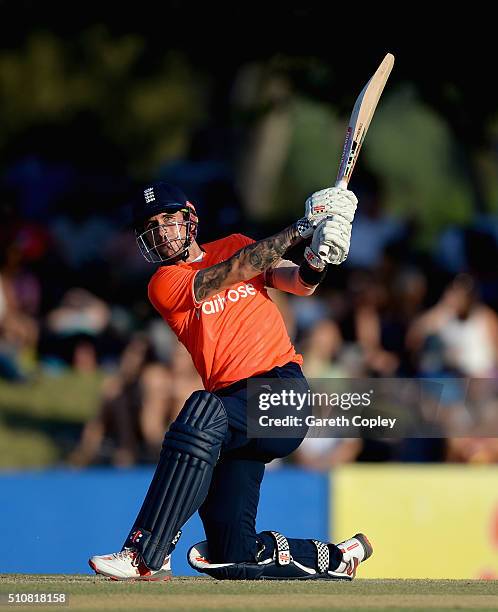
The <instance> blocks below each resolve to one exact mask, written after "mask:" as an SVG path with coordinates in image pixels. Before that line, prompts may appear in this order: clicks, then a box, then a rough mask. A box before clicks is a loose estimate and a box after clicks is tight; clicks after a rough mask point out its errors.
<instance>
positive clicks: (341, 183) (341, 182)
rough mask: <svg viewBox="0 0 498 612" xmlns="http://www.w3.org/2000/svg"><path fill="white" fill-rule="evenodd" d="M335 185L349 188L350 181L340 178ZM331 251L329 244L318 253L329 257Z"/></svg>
mask: <svg viewBox="0 0 498 612" xmlns="http://www.w3.org/2000/svg"><path fill="white" fill-rule="evenodd" d="M335 186H336V187H338V188H339V189H347V188H348V182H347V180H346V179H340V180H339V179H338V180H337V181H336V182H335ZM329 252H330V248H329V247H328V246H327V245H325V244H324V245H323V246H321V247H320V248H319V249H318V254H319V255H320V257H327V255H328V254H329Z"/></svg>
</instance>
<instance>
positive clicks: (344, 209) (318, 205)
mask: <svg viewBox="0 0 498 612" xmlns="http://www.w3.org/2000/svg"><path fill="white" fill-rule="evenodd" d="M357 204H358V199H357V197H356V196H355V194H354V193H353V192H352V191H349V190H348V189H340V188H339V187H329V188H327V189H322V190H321V191H315V193H313V194H312V195H311V196H310V197H309V198H308V199H307V200H306V204H305V217H306V218H308V219H309V220H310V221H311V222H312V223H313V222H315V223H313V224H314V225H316V222H318V221H320V220H322V219H323V217H324V216H326V217H331V216H332V215H341V216H342V217H344V219H346V220H347V221H349V223H351V222H352V221H353V219H354V215H355V212H356V206H357Z"/></svg>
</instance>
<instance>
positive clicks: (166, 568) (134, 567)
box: [88, 548, 172, 582]
mask: <svg viewBox="0 0 498 612" xmlns="http://www.w3.org/2000/svg"><path fill="white" fill-rule="evenodd" d="M88 565H89V566H90V567H91V568H92V569H93V571H94V572H95V573H96V574H101V575H102V576H106V577H107V578H110V579H111V580H146V581H150V582H154V581H160V580H169V579H170V578H171V575H172V572H171V555H168V556H167V557H166V559H165V560H164V564H163V566H162V567H161V569H158V570H151V569H149V568H148V567H147V566H146V565H145V563H144V562H143V560H142V557H141V555H140V553H139V552H138V551H137V550H135V549H134V548H125V549H123V550H122V551H121V552H118V553H112V554H111V555H95V556H94V557H92V558H91V559H89V560H88Z"/></svg>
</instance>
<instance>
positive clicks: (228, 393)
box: [199, 362, 342, 569]
mask: <svg viewBox="0 0 498 612" xmlns="http://www.w3.org/2000/svg"><path fill="white" fill-rule="evenodd" d="M257 378H292V379H294V382H293V388H294V389H296V391H299V392H306V391H307V390H308V383H307V381H306V379H305V377H304V375H303V373H302V371H301V368H300V367H299V365H297V364H296V363H292V362H291V363H288V364H286V365H285V366H282V367H276V368H273V370H270V371H269V372H267V373H266V374H261V375H259V376H258V377H257ZM215 395H217V396H218V397H219V398H220V400H221V401H222V402H223V405H224V407H225V410H226V412H227V416H228V423H229V427H228V431H227V436H226V439H225V443H224V445H223V448H222V452H221V457H220V460H219V461H218V463H217V465H216V467H215V469H214V473H213V478H212V481H211V485H210V488H209V493H208V495H207V498H206V499H205V501H204V503H203V504H202V506H201V507H200V508H199V515H200V517H201V520H202V523H203V525H204V530H205V532H206V538H207V541H208V547H209V560H210V561H211V563H240V562H243V561H255V560H256V554H257V552H258V550H260V549H261V544H263V545H264V547H265V550H264V552H263V553H262V554H261V555H260V557H259V559H260V560H261V559H265V558H266V557H267V556H271V554H272V553H273V539H272V537H271V536H269V535H268V534H265V533H260V534H257V533H256V514H257V510H258V503H259V491H260V486H261V481H262V480H263V475H264V472H265V464H266V463H269V462H270V461H272V460H273V459H276V458H280V457H286V456H287V455H289V454H290V453H292V452H293V451H294V450H296V448H297V447H298V446H299V444H300V443H301V441H302V438H292V439H290V438H275V439H273V438H257V439H256V438H254V439H248V438H247V436H246V410H247V386H246V381H241V382H240V383H236V384H235V385H231V386H230V387H227V388H224V389H221V390H219V391H216V392H215ZM296 494H297V492H296ZM269 528H271V529H273V530H275V531H278V525H273V526H271V527H269ZM284 535H286V534H284ZM288 540H289V546H290V549H291V554H292V556H293V557H294V559H296V561H299V562H300V563H302V564H303V565H306V566H309V567H316V561H317V559H316V557H317V553H316V547H315V545H314V544H313V543H312V542H311V541H310V540H304V539H303V540H299V539H292V538H288ZM331 548H332V547H331ZM331 553H332V554H331V568H332V569H334V568H335V567H337V566H338V565H339V563H340V561H341V559H342V553H341V552H340V551H339V549H336V550H332V551H331Z"/></svg>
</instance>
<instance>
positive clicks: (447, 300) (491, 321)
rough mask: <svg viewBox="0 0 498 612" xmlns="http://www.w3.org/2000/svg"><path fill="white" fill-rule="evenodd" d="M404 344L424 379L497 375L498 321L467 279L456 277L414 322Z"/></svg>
mask: <svg viewBox="0 0 498 612" xmlns="http://www.w3.org/2000/svg"><path fill="white" fill-rule="evenodd" d="M406 341H407V347H408V349H409V350H410V351H411V353H412V355H413V356H414V359H415V360H416V362H417V365H418V368H419V370H420V371H421V372H422V373H423V374H425V375H433V376H437V375H441V374H445V373H446V374H448V373H449V374H451V373H453V374H455V375H457V376H458V375H464V376H473V377H483V378H485V377H487V376H494V375H495V374H496V367H497V357H498V317H497V315H496V313H495V312H494V311H493V310H491V308H489V307H488V306H486V305H485V304H483V303H482V302H481V301H480V300H479V298H478V296H477V291H476V286H475V282H474V279H473V278H472V277H471V276H469V275H466V274H462V275H459V276H457V277H456V278H455V279H454V280H453V282H452V283H450V285H449V286H448V287H447V288H446V290H445V291H444V293H443V295H442V297H441V299H440V300H439V302H438V303H437V304H436V305H435V306H434V307H432V308H431V309H429V310H428V311H427V312H425V313H424V314H422V315H421V316H420V317H418V318H417V319H415V321H414V322H413V324H412V325H411V327H410V329H409V332H408V335H407V340H406Z"/></svg>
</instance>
